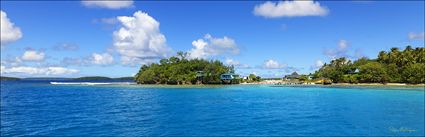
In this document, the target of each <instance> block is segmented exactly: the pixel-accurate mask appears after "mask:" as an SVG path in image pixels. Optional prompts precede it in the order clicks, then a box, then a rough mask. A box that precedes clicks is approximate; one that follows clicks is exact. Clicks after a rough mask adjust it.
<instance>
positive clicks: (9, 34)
mask: <svg viewBox="0 0 425 137" xmlns="http://www.w3.org/2000/svg"><path fill="white" fill-rule="evenodd" d="M0 12H1V46H3V45H6V44H9V43H11V42H14V41H16V40H18V39H20V38H22V32H21V29H20V28H19V27H16V26H15V25H14V23H12V22H11V21H10V20H9V18H7V14H6V12H4V11H3V10H1V11H0Z"/></svg>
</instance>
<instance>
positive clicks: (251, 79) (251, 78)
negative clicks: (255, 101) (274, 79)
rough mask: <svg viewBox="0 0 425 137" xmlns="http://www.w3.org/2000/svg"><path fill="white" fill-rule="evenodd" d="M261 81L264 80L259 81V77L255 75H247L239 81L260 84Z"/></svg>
mask: <svg viewBox="0 0 425 137" xmlns="http://www.w3.org/2000/svg"><path fill="white" fill-rule="evenodd" d="M261 80H264V79H261V77H260V76H256V75H255V74H249V75H248V78H247V79H242V80H241V81H242V82H246V83H252V82H260V81H261Z"/></svg>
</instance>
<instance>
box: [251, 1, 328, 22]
mask: <svg viewBox="0 0 425 137" xmlns="http://www.w3.org/2000/svg"><path fill="white" fill-rule="evenodd" d="M328 13H329V11H328V9H327V8H325V7H322V6H320V3H319V2H314V1H279V2H271V1H267V2H265V3H263V4H260V5H256V6H255V7H254V15H257V16H263V17H266V18H278V17H297V16H326V15H327V14H328Z"/></svg>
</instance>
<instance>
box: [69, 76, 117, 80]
mask: <svg viewBox="0 0 425 137" xmlns="http://www.w3.org/2000/svg"><path fill="white" fill-rule="evenodd" d="M73 80H112V78H110V77H102V76H88V77H79V78H74V79H73Z"/></svg>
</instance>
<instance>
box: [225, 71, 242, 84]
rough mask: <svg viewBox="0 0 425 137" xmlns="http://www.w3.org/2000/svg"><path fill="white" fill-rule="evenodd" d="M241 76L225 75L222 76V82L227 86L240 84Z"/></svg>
mask: <svg viewBox="0 0 425 137" xmlns="http://www.w3.org/2000/svg"><path fill="white" fill-rule="evenodd" d="M239 79H240V78H239V75H238V74H235V73H224V74H221V75H220V80H221V81H222V83H225V84H238V83H239Z"/></svg>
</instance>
